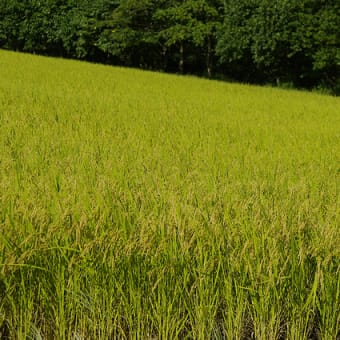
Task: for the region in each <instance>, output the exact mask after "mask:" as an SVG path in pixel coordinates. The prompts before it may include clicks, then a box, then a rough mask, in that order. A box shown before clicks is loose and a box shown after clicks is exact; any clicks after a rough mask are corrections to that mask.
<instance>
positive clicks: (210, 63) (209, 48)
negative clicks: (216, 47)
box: [206, 36, 212, 78]
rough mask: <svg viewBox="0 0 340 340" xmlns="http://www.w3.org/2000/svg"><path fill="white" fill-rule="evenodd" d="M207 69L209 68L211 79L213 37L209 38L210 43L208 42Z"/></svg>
mask: <svg viewBox="0 0 340 340" xmlns="http://www.w3.org/2000/svg"><path fill="white" fill-rule="evenodd" d="M206 67H207V74H208V77H209V78H211V74H212V58H211V37H210V36H208V41H207V59H206Z"/></svg>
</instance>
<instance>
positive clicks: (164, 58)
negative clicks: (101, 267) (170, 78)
mask: <svg viewBox="0 0 340 340" xmlns="http://www.w3.org/2000/svg"><path fill="white" fill-rule="evenodd" d="M167 52H168V49H167V47H166V46H163V48H162V68H163V71H166V69H167V68H168V55H167Z"/></svg>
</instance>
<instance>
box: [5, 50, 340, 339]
mask: <svg viewBox="0 0 340 340" xmlns="http://www.w3.org/2000/svg"><path fill="white" fill-rule="evenodd" d="M0 127H1V134H0V338H1V336H3V337H5V336H6V335H7V336H9V335H10V336H12V337H13V338H19V339H24V338H28V337H33V338H34V337H35V338H37V337H38V336H41V337H42V338H46V339H52V338H54V339H56V338H57V339H69V338H77V339H108V338H112V339H114V338H117V339H125V338H126V339H132V338H134V339H135V338H138V339H156V338H157V339H176V338H179V339H184V338H188V339H191V338H194V339H208V338H214V339H251V338H256V339H306V338H311V337H314V338H320V339H331V338H332V339H335V338H336V337H337V336H339V332H340V329H339V327H340V326H339V325H340V313H339V304H340V282H339V272H340V260H339V259H340V252H339V247H338V245H339V244H340V232H339V222H340V221H339V207H340V199H339V184H340V183H339V155H340V141H339V137H340V136H339V131H340V98H335V97H329V96H322V95H318V94H313V93H306V92H297V91H284V90H278V89H272V88H261V87H253V86H246V85H238V84H228V83H222V82H215V81H208V80H202V79H196V78H192V77H178V76H171V75H165V74H157V73H150V72H143V71H137V70H131V69H123V68H113V67H107V66H102V65H93V64H86V63H81V62H76V61H65V60H61V59H51V58H43V57H38V56H31V55H26V54H16V53H10V52H5V51H0Z"/></svg>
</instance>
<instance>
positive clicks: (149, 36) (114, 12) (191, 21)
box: [0, 0, 340, 94]
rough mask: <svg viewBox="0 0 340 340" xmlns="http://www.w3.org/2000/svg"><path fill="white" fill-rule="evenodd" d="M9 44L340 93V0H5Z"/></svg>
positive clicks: (1, 23)
mask: <svg viewBox="0 0 340 340" xmlns="http://www.w3.org/2000/svg"><path fill="white" fill-rule="evenodd" d="M0 47H1V48H5V49H11V50H17V51H27V52H31V53H39V54H45V55H52V56H63V57H68V58H77V59H84V60H90V61H96V62H104V63H110V64H117V65H125V66H132V67H141V68H145V69H153V70H160V71H166V72H179V73H190V74H197V75H204V76H208V77H218V78H222V79H223V78H226V79H235V80H238V81H245V82H253V83H267V84H271V83H272V84H289V85H291V86H297V87H304V88H315V87H321V88H327V89H329V90H330V91H332V92H333V93H336V94H339V93H340V80H339V79H340V71H339V70H340V2H339V1H338V0H323V1H320V0H121V1H119V0H46V1H40V0H25V1H21V0H2V1H1V2H0Z"/></svg>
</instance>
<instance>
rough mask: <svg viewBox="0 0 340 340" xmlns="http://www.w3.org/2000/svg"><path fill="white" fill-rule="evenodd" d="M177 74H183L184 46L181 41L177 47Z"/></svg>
mask: <svg viewBox="0 0 340 340" xmlns="http://www.w3.org/2000/svg"><path fill="white" fill-rule="evenodd" d="M178 68H179V73H180V74H183V72H184V44H183V41H181V42H180V45H179V65H178Z"/></svg>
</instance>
